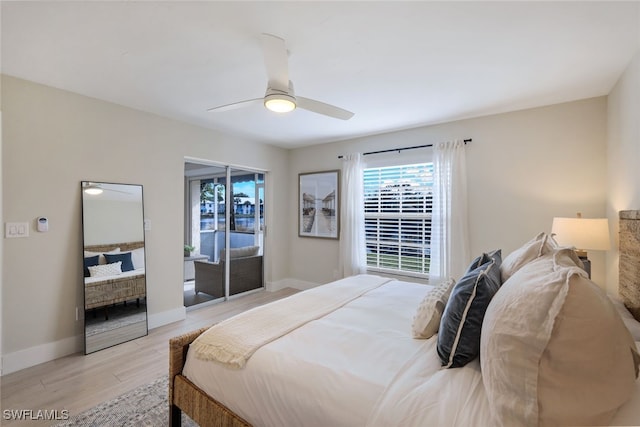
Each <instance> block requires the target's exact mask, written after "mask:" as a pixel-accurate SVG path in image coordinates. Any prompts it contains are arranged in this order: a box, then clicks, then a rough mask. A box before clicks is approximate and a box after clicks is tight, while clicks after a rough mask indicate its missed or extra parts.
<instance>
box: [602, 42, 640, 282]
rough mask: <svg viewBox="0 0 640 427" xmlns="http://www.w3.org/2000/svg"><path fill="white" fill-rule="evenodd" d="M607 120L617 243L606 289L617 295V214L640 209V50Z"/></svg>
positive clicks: (610, 210) (610, 209) (613, 96)
mask: <svg viewBox="0 0 640 427" xmlns="http://www.w3.org/2000/svg"><path fill="white" fill-rule="evenodd" d="M639 43H640V42H639ZM607 117H608V133H607V140H608V143H607V164H608V176H607V187H608V197H607V217H608V218H609V228H610V230H611V235H612V236H613V239H612V240H613V243H614V244H613V248H612V250H611V251H609V252H608V253H607V284H608V288H607V290H608V291H609V292H611V293H617V289H618V257H619V252H618V224H619V220H618V212H619V211H621V210H625V209H640V120H639V118H640V50H639V51H638V52H637V53H636V55H635V56H634V57H633V59H632V61H631V63H630V64H629V65H628V67H627V69H626V70H625V72H624V73H623V74H622V76H621V77H620V79H619V80H618V82H617V83H616V85H615V86H614V88H613V89H612V90H611V93H610V94H609V97H608V108H607Z"/></svg>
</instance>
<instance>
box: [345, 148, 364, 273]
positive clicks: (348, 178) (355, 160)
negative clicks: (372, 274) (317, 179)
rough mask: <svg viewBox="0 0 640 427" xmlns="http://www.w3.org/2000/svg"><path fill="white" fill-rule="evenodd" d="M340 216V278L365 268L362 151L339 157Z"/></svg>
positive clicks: (361, 271)
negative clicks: (340, 172) (340, 180)
mask: <svg viewBox="0 0 640 427" xmlns="http://www.w3.org/2000/svg"><path fill="white" fill-rule="evenodd" d="M342 160H343V163H342V186H341V187H342V197H341V199H342V206H341V215H340V222H341V224H340V254H339V255H340V265H339V267H340V273H341V274H342V277H348V276H353V275H356V274H360V273H365V272H366V271H367V263H366V246H365V234H364V183H363V178H362V173H363V168H364V166H363V161H362V154H360V153H353V154H347V155H345V156H343V158H342Z"/></svg>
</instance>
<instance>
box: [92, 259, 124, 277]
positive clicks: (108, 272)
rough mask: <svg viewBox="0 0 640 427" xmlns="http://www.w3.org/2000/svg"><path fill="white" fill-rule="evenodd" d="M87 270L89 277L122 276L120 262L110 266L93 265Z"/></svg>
mask: <svg viewBox="0 0 640 427" xmlns="http://www.w3.org/2000/svg"><path fill="white" fill-rule="evenodd" d="M88 268H89V274H90V275H91V277H103V276H114V275H117V274H122V261H118V262H114V263H112V264H103V265H94V266H91V267H88Z"/></svg>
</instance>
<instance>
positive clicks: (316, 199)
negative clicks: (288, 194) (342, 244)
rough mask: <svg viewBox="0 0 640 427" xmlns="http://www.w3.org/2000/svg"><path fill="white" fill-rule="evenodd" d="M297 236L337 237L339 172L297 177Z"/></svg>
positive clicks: (305, 174) (338, 229) (315, 173)
mask: <svg viewBox="0 0 640 427" xmlns="http://www.w3.org/2000/svg"><path fill="white" fill-rule="evenodd" d="M298 236H300V237H318V238H322V239H336V240H337V239H339V238H340V171H339V170H329V171H321V172H306V173H300V174H298Z"/></svg>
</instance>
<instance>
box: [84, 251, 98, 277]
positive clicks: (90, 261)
mask: <svg viewBox="0 0 640 427" xmlns="http://www.w3.org/2000/svg"><path fill="white" fill-rule="evenodd" d="M99 260H100V255H95V256H89V257H87V256H86V257H84V277H89V276H90V273H89V268H88V267H92V266H94V265H98V263H99V262H100V261H99Z"/></svg>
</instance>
